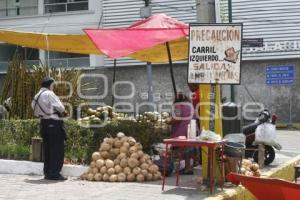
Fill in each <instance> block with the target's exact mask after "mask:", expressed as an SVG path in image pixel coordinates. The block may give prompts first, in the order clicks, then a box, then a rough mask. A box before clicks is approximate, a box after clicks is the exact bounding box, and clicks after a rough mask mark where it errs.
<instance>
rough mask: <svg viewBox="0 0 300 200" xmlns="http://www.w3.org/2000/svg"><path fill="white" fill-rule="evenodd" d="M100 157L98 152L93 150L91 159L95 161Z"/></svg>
mask: <svg viewBox="0 0 300 200" xmlns="http://www.w3.org/2000/svg"><path fill="white" fill-rule="evenodd" d="M99 158H100V153H99V152H94V153H93V154H92V159H93V161H96V160H98V159H99Z"/></svg>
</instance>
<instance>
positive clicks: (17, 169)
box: [0, 159, 88, 177]
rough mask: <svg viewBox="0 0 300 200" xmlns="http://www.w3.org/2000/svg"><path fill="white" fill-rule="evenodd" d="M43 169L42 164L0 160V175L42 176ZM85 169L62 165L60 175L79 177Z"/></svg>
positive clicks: (78, 166) (83, 167) (84, 167)
mask: <svg viewBox="0 0 300 200" xmlns="http://www.w3.org/2000/svg"><path fill="white" fill-rule="evenodd" d="M43 167H44V164H43V163H42V162H31V161H18V160H3V159H0V174H16V175H39V176H43V175H44V174H43ZM87 169H88V167H86V166H82V165H64V166H63V168H62V171H61V174H62V175H63V176H72V177H79V176H80V175H81V174H83V173H84V172H86V171H87Z"/></svg>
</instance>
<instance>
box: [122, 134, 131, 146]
mask: <svg viewBox="0 0 300 200" xmlns="http://www.w3.org/2000/svg"><path fill="white" fill-rule="evenodd" d="M121 141H122V142H123V145H124V143H125V142H127V141H128V137H126V136H124V137H122V138H121ZM128 144H129V143H128Z"/></svg>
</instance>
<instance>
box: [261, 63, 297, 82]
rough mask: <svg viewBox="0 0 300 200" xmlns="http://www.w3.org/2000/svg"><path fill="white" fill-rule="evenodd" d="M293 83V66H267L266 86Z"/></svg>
mask: <svg viewBox="0 0 300 200" xmlns="http://www.w3.org/2000/svg"><path fill="white" fill-rule="evenodd" d="M294 81H295V65H280V66H272V65H269V66H267V68H266V84H267V85H292V84H294Z"/></svg>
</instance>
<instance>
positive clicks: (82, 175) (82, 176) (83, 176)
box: [80, 172, 88, 180]
mask: <svg viewBox="0 0 300 200" xmlns="http://www.w3.org/2000/svg"><path fill="white" fill-rule="evenodd" d="M87 175H88V173H87V172H85V173H83V174H81V176H80V179H81V180H87Z"/></svg>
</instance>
